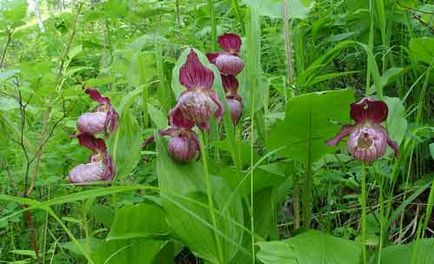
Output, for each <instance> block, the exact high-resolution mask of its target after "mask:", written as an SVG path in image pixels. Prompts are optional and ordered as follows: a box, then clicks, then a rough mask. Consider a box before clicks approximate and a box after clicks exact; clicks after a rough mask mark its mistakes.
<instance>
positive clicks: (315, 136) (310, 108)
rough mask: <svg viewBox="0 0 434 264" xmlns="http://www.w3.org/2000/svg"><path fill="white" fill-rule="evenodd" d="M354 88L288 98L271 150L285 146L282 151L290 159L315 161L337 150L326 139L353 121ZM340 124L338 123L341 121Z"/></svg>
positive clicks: (269, 143) (274, 127)
mask: <svg viewBox="0 0 434 264" xmlns="http://www.w3.org/2000/svg"><path fill="white" fill-rule="evenodd" d="M353 101H354V96H353V92H352V91H351V90H336V91H324V92H316V93H309V94H303V95H300V96H296V97H293V98H291V99H289V100H288V104H287V106H286V114H285V119H284V120H279V121H276V123H275V124H274V125H273V126H272V128H271V131H270V140H269V142H268V145H269V147H270V148H271V149H277V148H280V147H282V146H284V147H285V148H284V149H282V150H280V151H279V152H278V153H279V154H280V155H283V156H285V157H287V158H290V159H293V160H298V161H303V162H305V161H307V160H308V159H309V160H311V161H312V162H314V161H316V160H317V159H319V158H320V157H322V155H324V154H326V153H331V152H334V151H335V149H334V148H332V147H329V146H327V145H326V144H325V142H326V141H327V140H328V139H330V138H332V137H333V136H335V134H337V133H338V132H339V130H340V129H341V126H342V125H343V124H348V123H349V118H348V117H349V111H350V108H349V106H350V104H351V103H352V102H353ZM337 123H338V124H337Z"/></svg>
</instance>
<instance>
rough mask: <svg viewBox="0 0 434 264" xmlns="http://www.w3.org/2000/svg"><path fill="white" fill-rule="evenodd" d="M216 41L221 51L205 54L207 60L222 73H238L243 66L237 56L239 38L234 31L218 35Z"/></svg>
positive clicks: (239, 46) (239, 45)
mask: <svg viewBox="0 0 434 264" xmlns="http://www.w3.org/2000/svg"><path fill="white" fill-rule="evenodd" d="M217 42H218V43H219V45H220V47H221V48H222V49H223V51H220V52H211V53H208V54H207V57H208V60H209V61H210V62H211V63H212V64H214V65H216V66H217V68H218V69H219V70H220V73H221V74H223V75H233V76H236V75H238V74H239V73H240V72H241V71H242V70H243V68H244V63H243V61H242V60H241V58H240V57H239V52H240V49H241V43H242V42H241V38H240V36H238V35H237V34H235V33H226V34H223V35H221V36H219V37H218V39H217Z"/></svg>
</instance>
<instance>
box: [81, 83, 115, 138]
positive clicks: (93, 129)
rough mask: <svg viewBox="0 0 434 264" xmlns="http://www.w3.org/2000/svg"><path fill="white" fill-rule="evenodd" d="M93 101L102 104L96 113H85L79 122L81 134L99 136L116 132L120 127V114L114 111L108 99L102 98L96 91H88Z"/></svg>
mask: <svg viewBox="0 0 434 264" xmlns="http://www.w3.org/2000/svg"><path fill="white" fill-rule="evenodd" d="M86 93H87V94H88V95H89V96H90V97H91V98H92V100H94V101H96V102H98V103H100V105H99V106H98V107H97V108H96V111H95V112H91V113H84V114H83V115H81V116H80V117H79V119H78V121H77V128H78V130H79V131H80V133H87V134H92V135H95V134H99V133H111V132H114V131H115V130H116V128H117V126H118V119H119V116H118V113H117V112H116V111H115V110H114V108H113V106H112V105H111V103H110V99H109V98H108V97H104V96H101V94H100V93H99V92H98V91H97V90H95V89H86Z"/></svg>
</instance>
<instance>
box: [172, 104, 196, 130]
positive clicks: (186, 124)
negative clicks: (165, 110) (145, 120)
mask: <svg viewBox="0 0 434 264" xmlns="http://www.w3.org/2000/svg"><path fill="white" fill-rule="evenodd" d="M169 125H170V126H172V127H175V128H185V129H191V128H193V126H194V122H193V121H191V120H189V119H187V118H186V117H185V116H184V114H183V113H182V111H181V109H180V107H179V105H178V104H177V105H176V106H175V107H174V108H173V109H172V110H171V111H170V114H169Z"/></svg>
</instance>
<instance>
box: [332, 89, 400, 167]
mask: <svg viewBox="0 0 434 264" xmlns="http://www.w3.org/2000/svg"><path fill="white" fill-rule="evenodd" d="M388 111H389V110H388V108H387V105H386V104H385V103H384V102H383V101H377V100H374V99H372V98H369V97H367V98H363V99H361V100H360V101H358V102H355V103H353V104H351V111H350V116H351V118H352V119H353V120H354V121H355V122H356V124H354V125H345V126H344V127H343V128H342V130H341V132H339V134H338V135H337V136H336V137H335V138H333V139H331V140H329V141H328V142H327V144H328V145H330V146H335V145H337V144H338V143H339V141H341V140H342V139H343V138H344V137H346V136H349V139H348V142H347V149H348V152H349V153H350V154H351V155H352V156H353V157H354V158H355V159H357V160H360V161H363V162H372V161H374V160H376V159H378V158H380V157H382V156H383V155H384V153H385V152H386V148H387V145H389V146H390V147H391V148H392V149H393V150H394V151H395V156H396V157H398V156H399V147H398V144H397V143H396V142H395V141H393V140H391V139H390V138H389V135H388V134H387V131H386V129H385V128H384V127H383V126H382V125H381V123H382V122H383V121H385V120H386V119H387V114H388Z"/></svg>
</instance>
